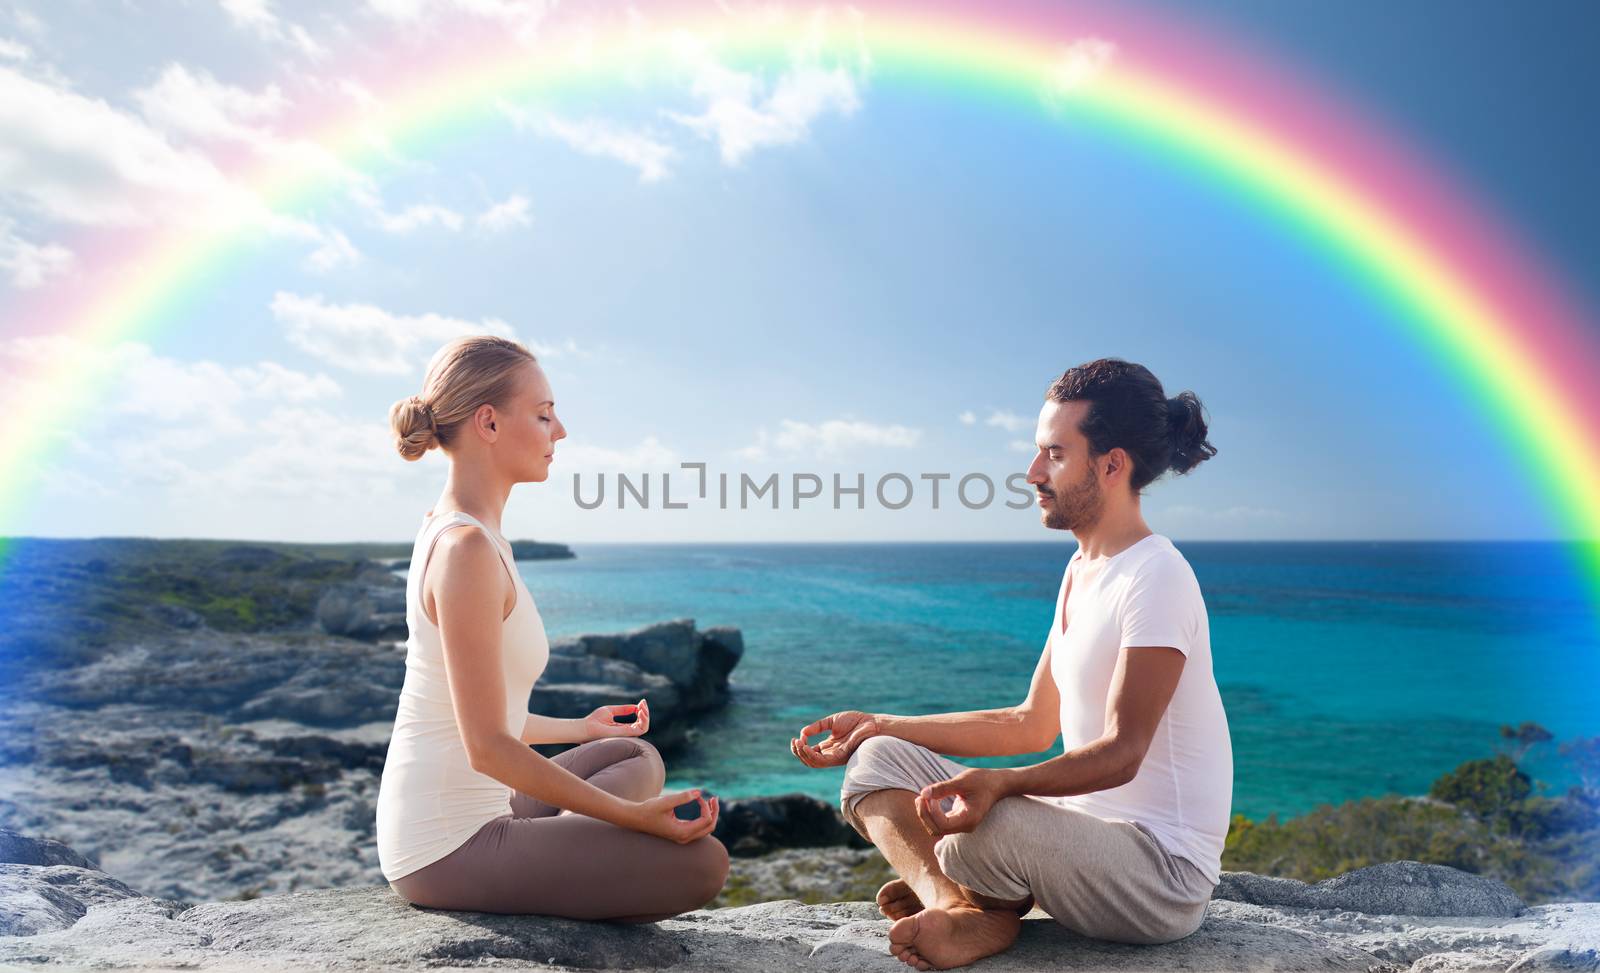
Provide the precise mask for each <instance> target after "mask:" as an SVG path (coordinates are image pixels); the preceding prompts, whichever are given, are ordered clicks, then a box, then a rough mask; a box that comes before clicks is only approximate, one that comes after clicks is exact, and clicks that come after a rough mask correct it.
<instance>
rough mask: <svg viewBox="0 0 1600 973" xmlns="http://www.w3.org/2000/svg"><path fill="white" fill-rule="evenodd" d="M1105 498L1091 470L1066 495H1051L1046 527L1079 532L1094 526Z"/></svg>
mask: <svg viewBox="0 0 1600 973" xmlns="http://www.w3.org/2000/svg"><path fill="white" fill-rule="evenodd" d="M1103 506H1105V498H1104V497H1102V496H1101V495H1100V481H1099V480H1097V479H1095V475H1094V470H1093V469H1090V470H1089V472H1088V473H1087V475H1085V476H1084V478H1083V479H1082V480H1080V481H1079V482H1078V483H1076V484H1074V485H1073V486H1071V487H1069V488H1068V489H1067V492H1065V493H1059V492H1057V493H1053V494H1050V504H1049V506H1047V507H1046V508H1045V511H1046V513H1045V515H1044V525H1045V526H1046V527H1048V528H1050V529H1051V530H1078V529H1080V528H1083V527H1090V526H1093V524H1094V523H1095V521H1097V520H1099V519H1100V510H1101V508H1102V507H1103Z"/></svg>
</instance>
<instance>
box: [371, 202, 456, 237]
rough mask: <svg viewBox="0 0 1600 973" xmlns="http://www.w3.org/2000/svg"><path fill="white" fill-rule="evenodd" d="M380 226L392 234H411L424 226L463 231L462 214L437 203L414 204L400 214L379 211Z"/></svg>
mask: <svg viewBox="0 0 1600 973" xmlns="http://www.w3.org/2000/svg"><path fill="white" fill-rule="evenodd" d="M374 215H376V216H377V217H378V225H379V226H381V227H383V229H384V230H386V231H388V232H390V233H410V232H411V231H412V230H415V229H417V228H418V227H423V226H442V227H444V228H445V229H447V230H459V229H461V223H462V219H461V214H460V213H457V212H456V211H455V210H453V209H451V208H449V207H448V206H439V205H437V204H435V203H413V204H411V205H410V206H407V207H406V208H405V209H403V210H401V211H400V212H398V213H390V212H386V211H384V210H381V209H380V210H377V211H375V214H374Z"/></svg>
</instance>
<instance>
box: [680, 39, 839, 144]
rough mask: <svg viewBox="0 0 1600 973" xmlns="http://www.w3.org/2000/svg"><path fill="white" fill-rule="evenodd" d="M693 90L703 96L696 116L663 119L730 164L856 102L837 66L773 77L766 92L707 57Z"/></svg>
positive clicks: (793, 137)
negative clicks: (712, 145) (713, 146)
mask: <svg viewBox="0 0 1600 973" xmlns="http://www.w3.org/2000/svg"><path fill="white" fill-rule="evenodd" d="M693 90H694V93H695V94H696V95H698V96H699V97H701V98H703V99H704V100H705V108H704V110H703V111H701V112H700V113H699V114H698V115H685V114H681V113H678V112H668V113H667V115H668V117H670V118H672V119H673V120H674V121H677V122H680V123H681V124H683V125H686V126H688V127H689V128H690V129H691V130H693V131H694V132H695V133H697V134H699V135H700V136H702V137H704V138H708V139H712V140H714V141H715V142H716V143H717V144H718V146H719V148H720V150H721V153H722V161H723V162H725V163H727V164H729V165H738V164H739V162H740V161H741V160H742V159H744V157H745V156H747V155H749V154H750V153H751V152H752V151H754V150H756V149H758V148H762V147H763V146H769V145H787V144H789V143H793V142H798V141H800V140H801V139H803V138H805V137H806V135H807V134H809V132H810V129H811V123H812V121H813V120H815V119H816V118H817V117H818V116H820V115H822V114H823V113H825V112H827V111H830V110H832V111H837V112H839V113H840V114H843V115H849V114H851V113H852V112H854V111H855V110H856V109H857V108H859V107H860V106H861V99H860V97H859V96H858V94H857V93H856V82H855V78H854V77H853V76H852V75H851V74H850V72H849V71H847V70H845V69H844V68H842V67H833V68H822V67H818V66H814V65H808V66H803V67H798V68H795V69H793V70H790V71H787V72H785V73H784V74H783V75H781V76H780V77H779V78H778V82H777V84H776V86H774V88H773V89H772V91H771V92H770V93H768V92H767V90H766V85H765V84H764V83H763V82H762V80H761V79H760V78H759V77H757V76H756V75H754V74H751V73H748V72H744V71H735V70H733V69H731V68H728V67H725V66H723V65H722V64H719V63H717V62H715V61H711V60H707V61H705V62H704V63H703V64H702V65H701V66H700V68H699V70H698V71H697V73H696V76H695V80H694V85H693Z"/></svg>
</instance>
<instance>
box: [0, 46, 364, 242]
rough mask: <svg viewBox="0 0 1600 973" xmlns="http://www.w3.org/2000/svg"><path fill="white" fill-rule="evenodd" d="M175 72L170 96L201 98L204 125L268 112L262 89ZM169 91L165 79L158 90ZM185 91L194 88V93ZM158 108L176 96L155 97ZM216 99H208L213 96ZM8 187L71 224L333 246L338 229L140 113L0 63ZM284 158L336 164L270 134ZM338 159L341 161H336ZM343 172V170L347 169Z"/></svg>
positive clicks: (1, 175)
mask: <svg viewBox="0 0 1600 973" xmlns="http://www.w3.org/2000/svg"><path fill="white" fill-rule="evenodd" d="M184 75H185V77H184V80H181V81H180V80H175V79H177V78H178V77H179V76H178V75H176V74H172V75H169V87H168V88H166V89H161V90H165V91H167V92H168V93H169V95H168V97H170V98H174V99H175V98H178V97H179V95H180V94H183V95H184V96H185V97H193V98H194V99H196V104H200V105H208V106H209V108H208V109H207V110H209V111H211V112H212V114H210V115H208V116H206V118H207V121H205V122H204V123H201V124H208V125H212V126H223V127H224V128H226V127H227V126H228V125H235V126H237V125H239V124H241V123H239V120H238V118H237V117H230V116H229V115H228V114H227V112H228V111H235V112H237V111H238V110H240V107H241V105H242V104H245V103H250V104H253V105H254V106H255V108H257V109H260V110H263V111H264V110H266V109H265V107H264V105H265V103H264V102H262V101H260V99H261V98H265V97H267V96H256V98H257V100H256V101H254V102H250V101H249V98H248V93H244V94H245V95H246V99H245V101H244V102H241V101H240V100H239V98H238V97H236V96H235V94H234V93H235V92H237V91H238V89H231V91H230V90H228V89H226V88H225V86H222V87H220V88H218V87H212V86H209V85H208V84H207V82H206V81H205V80H204V79H202V78H200V77H199V76H197V75H194V74H192V73H189V72H185V73H184ZM157 89H160V83H159V82H158V84H157V86H156V88H155V89H151V90H152V92H154V91H155V90H157ZM185 92H186V94H185ZM150 97H151V99H152V101H151V104H152V105H157V104H160V105H170V104H171V103H172V102H170V101H168V100H166V99H165V98H163V97H161V96H157V95H156V94H154V93H152V94H151V96H150ZM208 99H209V100H208ZM0 131H3V132H5V133H6V146H5V151H3V152H0V186H4V187H6V189H5V192H6V196H7V198H8V200H12V201H16V202H19V203H21V204H23V205H26V206H28V207H30V208H31V209H33V210H34V211H36V212H38V213H40V214H42V215H44V216H46V217H49V218H51V219H55V220H58V221H61V222H66V223H76V224H82V225H86V226H133V227H140V226H174V227H182V228H184V229H188V230H196V231H206V232H215V233H230V232H237V231H240V230H245V229H255V230H262V231H265V232H266V233H268V234H270V235H273V236H277V237H282V238H289V239H297V240H303V241H307V242H311V243H314V244H317V245H318V246H321V247H326V246H327V245H328V244H329V243H330V241H332V242H335V243H336V242H337V241H336V238H335V235H334V234H333V233H332V231H328V230H325V229H323V228H322V227H319V226H316V225H314V224H312V223H309V222H307V221H305V220H302V219H299V218H296V217H289V216H285V215H283V214H280V213H277V212H274V211H273V210H272V208H271V207H269V206H268V205H267V204H266V203H265V201H264V200H262V199H261V198H260V197H259V196H257V195H256V194H255V193H254V192H253V191H251V190H249V189H247V188H245V187H243V186H240V185H236V184H234V183H233V182H232V181H231V180H230V179H229V178H228V177H227V176H226V175H224V173H223V172H222V171H221V170H220V169H219V168H218V167H217V166H216V165H215V164H214V163H213V162H212V161H211V160H210V159H209V158H207V157H206V156H205V155H204V154H202V153H200V152H198V151H196V150H193V149H190V148H185V147H180V146H176V145H174V144H172V143H171V142H169V141H168V140H167V137H166V135H165V134H163V132H162V131H161V130H159V129H157V128H156V127H154V126H152V125H151V124H149V123H148V122H146V121H145V120H144V119H141V118H139V117H138V116H136V115H132V114H129V113H127V112H123V111H121V110H119V109H117V108H114V107H112V106H111V105H109V104H107V103H106V102H105V101H103V100H101V99H98V98H89V97H86V96H84V95H80V94H77V93H76V92H73V91H71V90H68V89H66V88H64V87H62V86H59V85H56V84H50V83H46V82H44V81H40V80H37V79H34V78H29V77H26V76H24V75H22V74H19V73H18V72H16V71H14V70H11V69H9V68H6V67H0ZM261 144H262V145H265V146H269V147H270V151H274V152H277V153H279V154H280V156H281V158H282V159H283V160H284V161H300V162H303V163H304V164H307V165H312V166H327V165H328V164H330V163H329V160H328V157H327V156H326V155H325V153H321V152H320V150H316V149H314V148H312V147H308V146H302V145H299V144H288V143H280V142H277V141H275V140H270V139H264V140H263V141H262V143H261ZM332 164H334V165H337V163H336V162H334V163H332ZM340 171H342V170H340Z"/></svg>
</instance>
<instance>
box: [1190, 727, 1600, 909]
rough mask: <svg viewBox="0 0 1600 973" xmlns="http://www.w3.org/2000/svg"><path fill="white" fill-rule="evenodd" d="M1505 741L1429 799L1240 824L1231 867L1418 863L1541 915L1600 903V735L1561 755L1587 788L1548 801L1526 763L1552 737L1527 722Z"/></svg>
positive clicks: (1438, 784)
mask: <svg viewBox="0 0 1600 973" xmlns="http://www.w3.org/2000/svg"><path fill="white" fill-rule="evenodd" d="M1500 735H1501V737H1502V738H1503V739H1505V740H1507V741H1509V743H1510V747H1509V749H1510V750H1511V751H1512V752H1510V753H1505V752H1502V753H1498V754H1496V755H1495V756H1494V757H1492V758H1487V759H1480V760H1469V761H1467V762H1466V763H1463V764H1462V765H1461V766H1459V767H1457V768H1456V769H1455V770H1453V771H1450V772H1449V773H1447V774H1445V775H1443V776H1442V777H1440V778H1439V779H1438V780H1436V781H1434V782H1433V786H1432V787H1431V788H1430V790H1429V792H1428V796H1427V797H1425V798H1409V797H1398V796H1386V797H1376V798H1374V797H1368V798H1363V799H1361V800H1359V801H1347V802H1345V803H1344V804H1341V805H1339V806H1337V807H1334V806H1331V805H1327V804H1324V805H1321V806H1320V807H1318V808H1316V809H1315V810H1313V811H1311V812H1309V813H1307V814H1302V815H1300V816H1299V817H1295V818H1290V819H1288V820H1286V821H1282V822H1280V821H1279V820H1278V818H1277V815H1271V816H1269V817H1268V818H1267V819H1266V820H1265V821H1251V820H1250V819H1248V818H1246V817H1245V816H1244V815H1242V814H1236V815H1234V817H1233V822H1232V824H1231V826H1230V827H1229V828H1228V838H1227V844H1226V846H1225V848H1224V850H1223V854H1222V867H1223V868H1225V869H1229V870H1233V871H1249V872H1255V873H1257V874H1260V875H1278V876H1283V877H1286V878H1297V879H1300V880H1301V881H1304V882H1319V881H1321V880H1323V879H1325V878H1330V877H1332V876H1334V875H1338V874H1340V873H1341V872H1346V871H1349V870H1350V869H1352V868H1361V867H1363V866H1366V865H1374V864H1377V863H1378V862H1387V861H1396V860H1399V859H1411V860H1414V861H1420V862H1427V863H1429V864H1435V865H1449V866H1451V867H1453V868H1459V869H1461V870H1462V871H1466V872H1472V873H1474V874H1478V875H1486V876H1489V877H1492V878H1497V879H1500V880H1501V881H1503V882H1505V883H1506V884H1507V885H1509V886H1511V888H1512V889H1514V890H1515V891H1516V892H1517V894H1518V895H1520V896H1522V898H1523V900H1524V901H1526V902H1527V903H1528V904H1530V905H1538V904H1541V903H1545V902H1557V901H1584V902H1593V901H1595V900H1596V899H1600V737H1589V738H1580V739H1577V740H1572V741H1570V742H1567V743H1564V744H1562V745H1561V747H1560V752H1561V754H1562V755H1563V756H1564V757H1566V758H1567V759H1569V760H1570V761H1572V763H1573V765H1574V768H1575V769H1576V771H1577V774H1578V777H1579V779H1580V780H1581V781H1582V783H1581V784H1579V785H1575V786H1573V787H1571V788H1569V789H1568V791H1567V793H1565V794H1562V795H1560V796H1559V797H1548V796H1543V795H1540V794H1537V793H1535V792H1536V791H1537V790H1541V789H1543V785H1541V784H1539V782H1537V781H1534V780H1531V779H1530V778H1529V777H1528V775H1527V774H1526V773H1524V772H1523V771H1522V769H1521V767H1520V766H1519V764H1518V761H1520V760H1521V759H1522V758H1523V756H1524V755H1526V753H1527V752H1528V751H1529V750H1530V749H1532V748H1533V747H1536V746H1544V745H1548V744H1549V742H1550V741H1551V736H1550V734H1549V732H1548V731H1546V730H1545V729H1544V728H1543V727H1540V726H1539V725H1538V724H1536V723H1524V724H1522V726H1520V727H1517V728H1512V727H1509V726H1506V727H1502V728H1501V731H1500Z"/></svg>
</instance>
